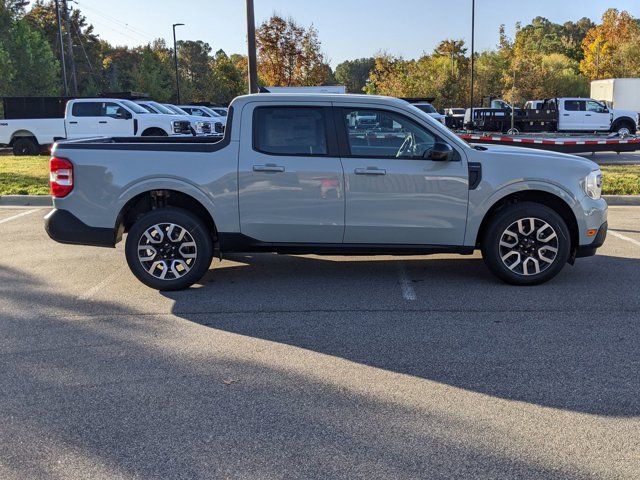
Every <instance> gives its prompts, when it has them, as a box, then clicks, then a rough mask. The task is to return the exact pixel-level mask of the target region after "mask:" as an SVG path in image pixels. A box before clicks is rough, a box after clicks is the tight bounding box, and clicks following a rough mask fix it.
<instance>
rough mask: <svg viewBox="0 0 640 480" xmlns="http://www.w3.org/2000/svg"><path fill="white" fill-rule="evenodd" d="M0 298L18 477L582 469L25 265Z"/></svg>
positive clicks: (1, 397)
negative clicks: (214, 339) (77, 293)
mask: <svg viewBox="0 0 640 480" xmlns="http://www.w3.org/2000/svg"><path fill="white" fill-rule="evenodd" d="M0 295H1V297H2V299H3V302H2V305H0V312H1V314H2V318H1V321H0V338H1V339H2V340H1V341H0V358H2V368H0V384H1V385H2V386H3V388H2V389H1V390H0V412H2V426H1V427H0V432H2V435H0V451H2V465H0V472H5V473H8V476H9V477H15V478H52V477H60V476H63V477H71V476H87V475H88V476H93V477H99V478H129V477H131V478H133V477H135V478H279V477H283V476H287V477H291V478H355V477H358V478H372V477H375V476H383V477H386V478H406V479H410V478H420V477H422V478H424V476H425V475H426V476H430V477H431V478H451V477H452V476H458V477H459V476H469V477H473V476H480V477H487V478H488V477H491V476H493V475H495V472H496V471H504V472H509V475H512V476H515V477H521V478H542V477H552V476H558V475H559V476H561V477H562V478H579V475H578V474H575V473H573V472H571V471H569V470H565V469H563V468H561V467H558V466H554V467H553V468H552V469H551V468H546V467H544V466H541V465H540V462H539V461H538V460H532V461H531V462H528V461H525V460H522V459H519V458H514V456H513V453H509V452H503V451H499V450H498V451H495V452H493V451H490V450H489V449H487V448H486V445H485V443H483V442H485V440H483V435H486V433H487V432H486V427H482V428H481V429H480V427H478V426H477V425H475V424H474V422H473V419H464V416H461V417H455V418H452V417H451V415H448V414H446V413H439V412H437V411H435V412H429V413H425V412H421V411H419V410H418V409H414V408H409V407H407V406H403V405H399V404H397V403H390V402H387V401H385V400H382V399H379V398H376V397H374V396H371V395H368V394H367V393H366V391H365V392H360V393H358V392H356V391H345V390H344V389H342V388H337V387H336V386H334V385H331V384H325V383H323V382H320V381H318V380H317V379H315V378H312V377H309V376H306V375H304V374H302V373H299V372H296V371H295V370H291V369H283V368H278V366H277V365H276V363H277V362H274V364H271V365H269V364H266V363H264V362H262V361H256V360H251V359H247V358H243V356H242V352H234V351H233V349H229V350H225V349H224V348H221V347H220V346H218V345H216V344H215V343H210V341H209V340H205V341H201V340H202V337H203V335H202V332H200V331H199V329H197V328H196V329H193V328H192V327H193V326H192V325H191V326H190V327H189V326H186V327H185V323H184V322H173V321H170V319H167V318H166V317H160V318H164V320H163V321H159V318H158V317H154V316H150V315H148V314H145V313H144V312H137V311H135V310H133V309H132V308H130V307H123V306H121V305H119V304H116V303H113V302H109V301H95V300H94V301H90V302H88V301H78V300H77V299H76V298H75V297H73V296H70V295H68V294H66V293H64V292H60V291H59V289H57V288H56V285H55V284H54V283H49V282H44V281H39V280H38V279H37V278H35V277H33V276H32V275H31V274H29V273H28V272H25V271H22V270H19V269H15V268H9V267H6V266H1V265H0ZM187 325H188V324H187ZM285 326H289V327H292V328H293V332H292V337H291V340H292V342H293V340H295V339H297V338H298V336H299V335H300V334H301V329H300V325H299V323H298V322H296V321H295V320H292V321H290V322H288V321H285V324H280V325H275V324H274V327H277V328H278V329H279V328H280V327H285ZM355 326H356V327H360V326H363V325H360V324H356V325H355ZM237 327H238V330H240V331H253V332H254V333H256V334H258V332H257V331H256V330H255V329H254V328H253V327H250V326H249V324H244V325H241V324H238V325H237ZM376 328H378V327H376ZM229 329H230V330H233V328H229ZM354 333H355V332H354ZM257 336H259V335H257ZM267 336H269V335H267ZM353 338H354V335H351V342H353ZM218 340H219V337H218ZM293 343H295V342H293ZM349 343H350V341H345V342H344V343H342V346H348V345H349ZM340 344H341V342H337V343H336V348H337V345H340ZM316 347H317V348H318V349H319V350H320V347H321V344H320V343H317V344H316ZM324 348H325V349H328V350H329V351H332V350H334V349H333V348H327V346H326V345H325V346H324ZM238 353H239V355H238ZM388 367H389V368H392V367H395V368H399V365H397V364H396V365H392V364H390V365H388ZM229 378H231V379H233V380H228V379H229ZM237 379H240V381H236V380H237ZM370 419H377V420H376V422H375V425H372V423H371V421H370ZM408 419H411V421H408ZM476 430H478V434H477V436H472V437H471V438H470V439H468V440H466V441H465V442H462V441H460V439H461V438H463V437H464V436H465V435H467V436H468V435H469V432H473V431H476ZM89 472H90V473H89Z"/></svg>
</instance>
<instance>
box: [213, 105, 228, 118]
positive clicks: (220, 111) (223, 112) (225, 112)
mask: <svg viewBox="0 0 640 480" xmlns="http://www.w3.org/2000/svg"><path fill="white" fill-rule="evenodd" d="M209 109H210V110H213V111H214V112H216V113H217V114H218V115H220V116H221V117H226V116H227V115H228V114H229V109H228V108H225V107H209Z"/></svg>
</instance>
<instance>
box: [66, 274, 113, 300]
mask: <svg viewBox="0 0 640 480" xmlns="http://www.w3.org/2000/svg"><path fill="white" fill-rule="evenodd" d="M119 275H121V273H120V272H114V273H112V274H111V275H109V276H107V277H106V278H104V279H103V280H102V281H101V282H100V283H98V284H97V285H94V286H93V287H91V288H90V289H89V290H87V291H85V292H84V293H83V294H81V295H78V297H77V299H78V300H89V299H90V298H91V297H93V296H94V295H95V294H96V293H98V292H99V291H100V290H102V289H103V288H104V287H106V286H107V285H109V284H110V283H111V282H113V281H114V280H115V279H116V278H117V277H118V276H119Z"/></svg>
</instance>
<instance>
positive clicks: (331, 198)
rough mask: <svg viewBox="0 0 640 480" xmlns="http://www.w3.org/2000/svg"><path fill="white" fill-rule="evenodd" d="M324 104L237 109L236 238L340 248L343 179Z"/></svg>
mask: <svg viewBox="0 0 640 480" xmlns="http://www.w3.org/2000/svg"><path fill="white" fill-rule="evenodd" d="M332 122H333V119H332V116H331V107H330V104H329V103H323V102H317V103H314V104H311V105H310V104H307V103H305V106H300V107H292V106H290V105H289V106H277V105H263V106H256V105H255V104H252V103H250V104H247V105H246V106H245V107H244V108H243V110H242V120H241V130H240V132H241V137H242V138H241V139H240V159H239V173H238V184H239V196H240V198H239V202H240V204H239V206H240V231H241V233H242V234H244V235H246V236H248V237H250V238H251V239H254V240H258V241H261V242H269V243H282V242H284V243H311V244H318V243H341V242H342V236H343V234H344V175H343V172H342V165H341V163H340V158H339V156H338V153H337V143H336V139H335V129H334V127H333V123H332Z"/></svg>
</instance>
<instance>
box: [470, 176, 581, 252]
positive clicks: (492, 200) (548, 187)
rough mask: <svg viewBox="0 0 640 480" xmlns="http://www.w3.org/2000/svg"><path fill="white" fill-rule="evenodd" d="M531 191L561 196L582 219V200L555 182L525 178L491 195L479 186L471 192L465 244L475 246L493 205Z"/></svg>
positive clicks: (578, 217) (577, 217)
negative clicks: (510, 196) (509, 197)
mask: <svg viewBox="0 0 640 480" xmlns="http://www.w3.org/2000/svg"><path fill="white" fill-rule="evenodd" d="M484 190H490V188H489V189H487V188H485V189H484ZM531 191H539V192H545V193H549V194H552V195H554V196H556V197H558V198H560V199H561V200H563V201H564V202H565V203H566V204H567V205H568V206H569V208H571V211H572V212H573V214H574V216H575V217H576V220H577V221H578V222H579V221H580V218H581V217H582V215H580V200H579V199H578V198H576V196H575V195H574V194H573V193H572V192H571V191H569V190H567V189H566V188H565V187H563V186H561V185H558V184H555V183H551V182H547V181H542V180H537V179H536V180H526V179H525V180H521V181H517V182H513V183H510V184H508V185H505V186H503V187H501V188H499V189H498V190H496V191H494V192H493V193H491V194H489V195H483V193H482V192H483V189H482V188H479V189H477V190H475V191H473V190H472V191H471V192H470V194H469V213H468V215H467V229H466V232H465V238H464V244H465V246H474V245H475V244H476V239H477V238H478V232H479V231H480V225H482V221H483V220H484V218H485V216H486V215H487V212H489V210H490V209H491V207H493V206H494V205H496V204H497V203H498V202H500V201H501V200H503V199H504V198H506V197H508V196H509V195H512V194H514V193H518V192H531Z"/></svg>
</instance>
